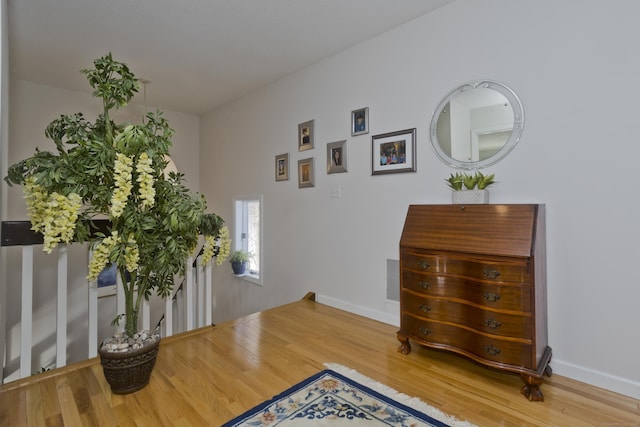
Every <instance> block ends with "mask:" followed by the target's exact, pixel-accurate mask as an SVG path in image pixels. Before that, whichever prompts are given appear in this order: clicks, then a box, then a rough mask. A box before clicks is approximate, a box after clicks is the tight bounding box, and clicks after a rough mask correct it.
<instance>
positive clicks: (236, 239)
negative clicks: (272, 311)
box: [232, 196, 262, 284]
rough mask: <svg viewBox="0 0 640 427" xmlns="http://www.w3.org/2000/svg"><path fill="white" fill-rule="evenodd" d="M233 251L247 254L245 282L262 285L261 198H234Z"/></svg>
mask: <svg viewBox="0 0 640 427" xmlns="http://www.w3.org/2000/svg"><path fill="white" fill-rule="evenodd" d="M234 219H235V224H234V235H233V243H232V245H233V249H234V250H240V249H242V250H243V251H246V252H249V254H251V258H250V259H249V264H248V269H247V270H248V273H247V275H246V276H244V279H245V280H248V281H250V282H254V283H257V284H262V275H261V265H262V196H255V197H241V198H236V199H235V203H234Z"/></svg>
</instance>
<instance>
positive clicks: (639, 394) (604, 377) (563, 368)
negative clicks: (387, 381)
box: [316, 295, 640, 399]
mask: <svg viewBox="0 0 640 427" xmlns="http://www.w3.org/2000/svg"><path fill="white" fill-rule="evenodd" d="M316 301H318V302H319V303H321V304H326V305H329V306H331V307H335V308H339V309H341V310H344V311H348V312H349V313H355V314H359V315H360V316H364V317H368V318H369V319H374V320H378V321H380V322H383V323H387V324H389V325H393V326H400V304H399V303H398V302H397V301H391V300H387V301H385V304H387V305H389V306H390V307H394V308H393V311H394V313H397V314H390V313H386V312H383V311H378V310H372V309H370V308H367V307H362V306H359V305H355V304H352V303H349V302H345V301H342V300H339V299H336V298H331V297H328V296H325V295H316ZM551 368H552V369H553V373H554V374H558V375H562V376H563V377H568V378H571V379H574V380H576V381H581V382H583V383H587V384H590V385H593V386H596V387H600V388H603V389H606V390H610V391H613V392H615V393H620V394H623V395H625V396H630V397H632V398H634V399H640V383H639V382H636V381H631V380H628V379H626V378H620V377H616V376H614V375H610V374H607V373H606V372H600V371H595V370H592V369H589V368H585V367H582V366H578V365H574V364H571V363H568V362H565V361H562V360H558V359H556V358H555V356H554V358H552V359H551Z"/></svg>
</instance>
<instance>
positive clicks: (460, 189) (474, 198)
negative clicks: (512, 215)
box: [445, 171, 495, 204]
mask: <svg viewBox="0 0 640 427" xmlns="http://www.w3.org/2000/svg"><path fill="white" fill-rule="evenodd" d="M494 178H495V175H494V174H491V175H484V174H483V173H482V172H480V171H476V172H475V173H474V174H469V173H460V172H456V173H455V174H451V176H449V178H447V179H445V181H446V182H447V185H448V186H449V188H451V190H452V192H451V201H452V203H454V204H485V203H489V190H487V187H489V186H490V185H491V184H494V183H495V180H494Z"/></svg>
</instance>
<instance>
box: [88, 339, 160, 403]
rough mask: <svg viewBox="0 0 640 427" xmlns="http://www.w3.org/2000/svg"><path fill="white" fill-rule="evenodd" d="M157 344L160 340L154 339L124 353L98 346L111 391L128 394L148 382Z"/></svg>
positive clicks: (154, 360) (158, 344)
mask: <svg viewBox="0 0 640 427" xmlns="http://www.w3.org/2000/svg"><path fill="white" fill-rule="evenodd" d="M159 346H160V340H156V341H155V342H154V343H152V344H150V345H147V346H144V347H142V348H140V349H138V350H133V351H127V352H124V353H111V352H109V351H106V350H104V349H102V348H100V349H99V353H100V363H101V364H102V370H103V372H104V377H105V378H106V380H107V382H108V383H109V385H110V386H111V391H112V392H113V393H115V394H128V393H133V392H134V391H138V390H140V389H141V388H143V387H145V386H146V385H147V384H149V378H150V376H151V371H152V370H153V367H154V365H155V364H156V356H157V355H158V349H159Z"/></svg>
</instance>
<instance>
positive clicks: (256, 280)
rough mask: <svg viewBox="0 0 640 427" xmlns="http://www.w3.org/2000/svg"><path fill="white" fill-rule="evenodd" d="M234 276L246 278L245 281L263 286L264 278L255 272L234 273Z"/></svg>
mask: <svg viewBox="0 0 640 427" xmlns="http://www.w3.org/2000/svg"><path fill="white" fill-rule="evenodd" d="M234 276H236V277H237V278H238V279H241V280H244V281H245V282H249V283H253V284H256V285H260V286H262V280H261V279H260V276H256V275H254V274H249V273H245V274H234Z"/></svg>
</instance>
